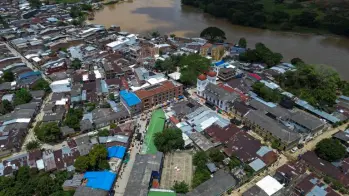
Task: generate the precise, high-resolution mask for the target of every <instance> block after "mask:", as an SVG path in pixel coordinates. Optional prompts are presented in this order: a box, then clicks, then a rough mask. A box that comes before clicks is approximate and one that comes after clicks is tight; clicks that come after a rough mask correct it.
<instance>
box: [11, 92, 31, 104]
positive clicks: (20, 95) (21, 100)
mask: <svg viewBox="0 0 349 196" xmlns="http://www.w3.org/2000/svg"><path fill="white" fill-rule="evenodd" d="M31 100H32V95H31V94H30V92H29V91H28V90H27V89H24V88H21V89H19V90H17V91H16V92H15V98H14V100H13V104H14V105H21V104H25V103H29V102H30V101H31Z"/></svg>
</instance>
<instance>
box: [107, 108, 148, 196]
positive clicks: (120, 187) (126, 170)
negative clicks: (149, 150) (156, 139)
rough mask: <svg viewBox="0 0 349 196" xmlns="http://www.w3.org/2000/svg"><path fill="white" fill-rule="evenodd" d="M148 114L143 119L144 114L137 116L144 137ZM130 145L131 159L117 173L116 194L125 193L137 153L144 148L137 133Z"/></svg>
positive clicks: (117, 195)
mask: <svg viewBox="0 0 349 196" xmlns="http://www.w3.org/2000/svg"><path fill="white" fill-rule="evenodd" d="M146 116H147V118H145V120H141V118H142V115H139V116H138V117H137V126H138V125H140V127H139V133H141V134H142V138H144V136H145V132H146V130H145V129H146V123H147V119H148V117H149V116H150V115H146ZM130 146H131V147H130V149H129V153H130V159H129V161H128V163H123V165H121V168H122V169H121V171H120V173H119V174H118V175H117V181H116V183H115V185H114V191H115V196H122V195H124V192H125V189H126V186H127V182H128V179H129V177H130V174H131V171H132V168H133V164H134V162H135V159H136V154H137V153H140V151H141V148H142V145H141V144H140V142H139V141H138V140H136V139H135V134H134V135H133V138H132V141H131V144H130ZM132 146H133V147H132Z"/></svg>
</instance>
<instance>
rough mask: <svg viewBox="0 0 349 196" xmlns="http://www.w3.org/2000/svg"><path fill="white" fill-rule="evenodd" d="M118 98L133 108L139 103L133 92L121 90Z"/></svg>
mask: <svg viewBox="0 0 349 196" xmlns="http://www.w3.org/2000/svg"><path fill="white" fill-rule="evenodd" d="M120 96H121V98H122V99H123V100H124V101H125V102H126V104H127V105H128V106H134V105H137V104H139V103H141V100H140V99H139V98H138V97H137V95H136V94H135V93H134V92H130V91H128V90H122V91H120Z"/></svg>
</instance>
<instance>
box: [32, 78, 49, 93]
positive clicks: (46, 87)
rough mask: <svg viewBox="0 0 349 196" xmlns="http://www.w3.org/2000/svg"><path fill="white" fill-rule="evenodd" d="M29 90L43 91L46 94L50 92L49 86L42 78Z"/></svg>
mask: <svg viewBox="0 0 349 196" xmlns="http://www.w3.org/2000/svg"><path fill="white" fill-rule="evenodd" d="M31 90H34V91H36V90H44V91H46V92H49V91H51V88H50V84H49V83H48V82H47V81H46V80H45V79H43V78H40V79H39V80H37V81H36V82H35V83H34V84H33V85H32V87H31Z"/></svg>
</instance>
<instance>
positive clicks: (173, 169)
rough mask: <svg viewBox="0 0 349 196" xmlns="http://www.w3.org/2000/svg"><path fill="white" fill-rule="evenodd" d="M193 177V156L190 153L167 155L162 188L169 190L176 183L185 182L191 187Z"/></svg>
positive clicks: (162, 176)
mask: <svg viewBox="0 0 349 196" xmlns="http://www.w3.org/2000/svg"><path fill="white" fill-rule="evenodd" d="M192 176H193V166H192V155H191V153H189V152H175V153H171V154H167V155H166V156H165V160H164V167H163V170H162V175H161V188H164V189H169V188H171V187H172V186H173V185H174V184H175V182H176V181H178V182H181V181H185V182H186V183H187V184H188V185H189V187H190V186H191V180H192Z"/></svg>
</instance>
